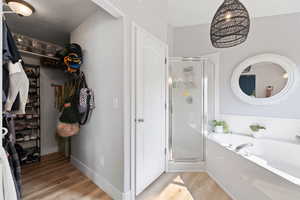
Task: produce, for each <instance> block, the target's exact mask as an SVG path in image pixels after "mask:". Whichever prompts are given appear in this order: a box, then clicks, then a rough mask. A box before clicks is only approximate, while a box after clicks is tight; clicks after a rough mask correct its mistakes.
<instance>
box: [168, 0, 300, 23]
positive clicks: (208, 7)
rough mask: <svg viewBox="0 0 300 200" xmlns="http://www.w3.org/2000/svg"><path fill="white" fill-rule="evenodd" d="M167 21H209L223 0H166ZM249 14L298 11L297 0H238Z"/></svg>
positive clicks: (299, 9)
mask: <svg viewBox="0 0 300 200" xmlns="http://www.w3.org/2000/svg"><path fill="white" fill-rule="evenodd" d="M168 1H169V10H168V13H169V23H170V24H171V25H173V26H189V25H196V24H207V23H211V21H212V18H213V16H214V14H215V12H216V11H217V9H218V7H219V6H220V5H221V4H222V2H223V0H168ZM240 2H242V3H243V4H244V5H245V6H246V7H247V9H248V11H249V13H250V16H251V17H252V18H253V17H264V16H273V15H282V14H289V13H296V12H300V1H299V0H240Z"/></svg>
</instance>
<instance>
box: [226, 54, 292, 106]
mask: <svg viewBox="0 0 300 200" xmlns="http://www.w3.org/2000/svg"><path fill="white" fill-rule="evenodd" d="M261 62H272V63H275V64H278V65H280V66H281V67H282V68H283V69H284V70H285V71H286V72H287V73H288V81H287V84H286V86H285V87H284V89H283V90H281V91H280V92H279V93H278V94H276V95H274V96H272V97H268V98H253V97H250V96H248V95H246V94H245V93H244V92H243V91H242V89H241V88H240V84H239V80H240V75H241V74H242V72H243V71H244V70H245V69H246V68H247V67H249V66H251V65H254V64H257V63H261ZM297 80H298V70H297V65H296V63H294V62H293V61H292V60H290V59H289V58H287V57H284V56H280V55H276V54H261V55H257V56H254V57H251V58H248V59H246V60H245V61H243V62H242V63H241V64H240V65H238V67H237V68H236V69H235V70H234V72H233V75H232V79H231V87H232V90H233V93H234V94H235V95H236V96H237V97H238V98H239V99H240V100H242V101H243V102H245V103H249V104H252V105H271V104H275V103H279V102H280V101H282V100H284V99H285V98H287V97H288V96H289V95H290V94H291V92H292V91H293V89H294V88H295V87H296V83H297Z"/></svg>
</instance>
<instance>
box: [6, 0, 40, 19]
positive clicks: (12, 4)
mask: <svg viewBox="0 0 300 200" xmlns="http://www.w3.org/2000/svg"><path fill="white" fill-rule="evenodd" d="M6 3H7V5H8V7H9V8H10V9H11V10H12V11H13V12H14V13H16V14H18V15H20V16H26V17H27V16H30V15H32V14H33V13H34V11H35V10H34V7H33V6H32V5H30V4H29V3H28V2H26V1H24V0H6Z"/></svg>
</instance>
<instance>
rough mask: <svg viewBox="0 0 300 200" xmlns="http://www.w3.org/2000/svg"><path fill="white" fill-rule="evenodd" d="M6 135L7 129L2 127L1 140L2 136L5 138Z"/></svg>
mask: <svg viewBox="0 0 300 200" xmlns="http://www.w3.org/2000/svg"><path fill="white" fill-rule="evenodd" d="M7 133H8V130H7V128H5V127H2V138H3V137H4V136H6V135H7Z"/></svg>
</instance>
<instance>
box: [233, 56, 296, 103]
mask: <svg viewBox="0 0 300 200" xmlns="http://www.w3.org/2000/svg"><path fill="white" fill-rule="evenodd" d="M296 71H297V70H296V64H295V63H293V62H292V61H291V60H289V59H288V58H286V57H283V56H279V55H274V54H263V55H259V56H255V57H252V58H249V59H247V60H245V61H244V62H242V63H241V64H240V65H239V66H238V67H237V69H236V70H235V71H234V73H233V76H232V89H233V92H234V93H235V94H236V96H237V97H238V98H240V99H241V100H243V101H244V102H247V103H250V104H255V105H266V104H272V103H275V102H278V101H279V100H282V99H283V97H286V96H287V94H289V92H290V91H291V89H292V88H293V87H294V86H295V79H296V74H297V73H296Z"/></svg>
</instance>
